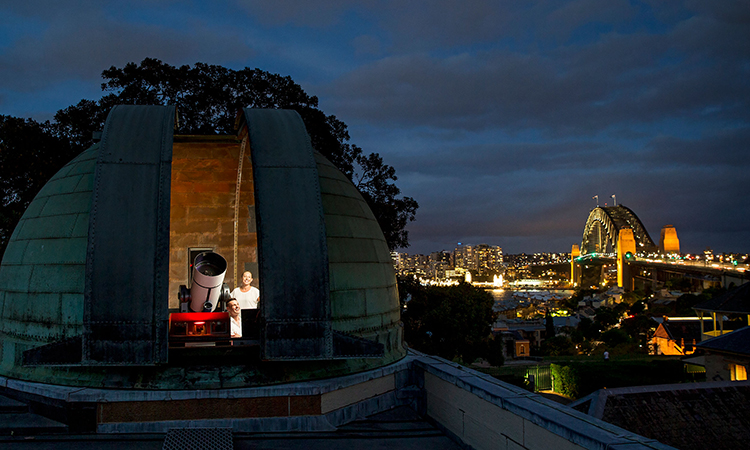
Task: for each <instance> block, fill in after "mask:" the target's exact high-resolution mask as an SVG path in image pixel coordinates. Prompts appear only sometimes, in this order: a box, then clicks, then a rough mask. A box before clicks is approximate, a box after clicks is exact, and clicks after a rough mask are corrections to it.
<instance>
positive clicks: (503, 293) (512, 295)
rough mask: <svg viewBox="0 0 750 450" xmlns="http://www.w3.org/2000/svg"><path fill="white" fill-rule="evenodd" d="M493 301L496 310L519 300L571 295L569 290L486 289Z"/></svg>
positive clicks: (571, 292)
mask: <svg viewBox="0 0 750 450" xmlns="http://www.w3.org/2000/svg"><path fill="white" fill-rule="evenodd" d="M487 292H489V293H490V295H492V298H493V299H494V300H495V306H496V309H497V307H498V306H499V305H502V304H504V303H508V302H510V301H514V300H520V299H532V298H536V299H546V298H548V299H551V298H553V297H555V298H561V297H562V298H567V297H570V296H571V295H573V291H572V290H569V289H487Z"/></svg>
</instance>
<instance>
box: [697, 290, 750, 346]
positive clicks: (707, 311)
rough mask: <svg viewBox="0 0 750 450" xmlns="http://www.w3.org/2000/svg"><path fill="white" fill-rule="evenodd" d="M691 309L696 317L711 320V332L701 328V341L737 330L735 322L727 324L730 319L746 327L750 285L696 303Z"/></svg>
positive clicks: (748, 321)
mask: <svg viewBox="0 0 750 450" xmlns="http://www.w3.org/2000/svg"><path fill="white" fill-rule="evenodd" d="M693 309H694V310H695V311H696V312H697V313H698V317H700V318H702V317H703V316H704V315H708V316H710V317H711V319H712V323H713V328H712V331H706V330H705V329H704V328H703V327H701V340H702V341H705V340H707V339H711V338H714V337H717V336H722V335H724V334H726V333H729V332H731V331H732V330H733V329H736V328H739V327H737V324H736V321H733V322H734V323H729V324H728V323H727V322H728V321H729V320H730V319H732V318H735V319H740V320H741V321H742V322H744V323H743V324H742V325H743V326H744V325H748V324H750V283H745V284H743V285H741V286H739V287H736V288H734V289H732V290H730V291H728V292H727V293H725V294H723V295H720V296H718V297H715V298H712V299H711V300H706V301H705V302H701V303H698V304H697V305H695V306H693ZM701 323H703V322H701Z"/></svg>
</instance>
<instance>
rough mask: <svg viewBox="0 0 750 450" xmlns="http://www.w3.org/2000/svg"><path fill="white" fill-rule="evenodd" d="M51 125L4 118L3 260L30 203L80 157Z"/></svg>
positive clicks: (0, 151)
mask: <svg viewBox="0 0 750 450" xmlns="http://www.w3.org/2000/svg"><path fill="white" fill-rule="evenodd" d="M50 128H51V127H50V125H49V123H45V124H40V123H37V122H35V121H33V120H31V119H19V118H16V117H11V116H0V174H2V177H0V257H2V254H3V253H5V247H6V246H7V245H8V240H9V239H10V235H11V233H13V230H14V229H15V227H16V225H17V224H18V221H19V220H20V219H21V216H22V215H23V213H24V211H26V208H28V206H29V203H31V201H32V200H33V199H34V197H35V196H36V194H37V193H38V192H39V190H40V189H41V188H42V186H44V184H45V183H46V182H47V181H48V180H49V179H50V178H51V177H52V176H53V175H54V174H55V173H56V172H57V171H58V170H60V169H61V168H62V167H63V166H64V165H65V164H66V163H67V162H68V161H70V160H71V159H73V157H74V156H75V155H76V154H77V153H78V151H77V149H74V148H73V146H71V144H70V143H69V142H68V141H67V140H65V139H60V138H58V137H57V136H55V134H54V133H53V132H52V131H51V129H50Z"/></svg>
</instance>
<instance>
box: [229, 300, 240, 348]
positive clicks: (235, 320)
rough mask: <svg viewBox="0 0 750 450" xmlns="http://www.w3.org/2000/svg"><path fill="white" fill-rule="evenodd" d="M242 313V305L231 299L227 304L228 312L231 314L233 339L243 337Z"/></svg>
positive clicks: (230, 321)
mask: <svg viewBox="0 0 750 450" xmlns="http://www.w3.org/2000/svg"><path fill="white" fill-rule="evenodd" d="M240 311H241V309H240V304H239V302H238V301H237V299H236V298H230V299H229V301H228V302H227V312H228V313H229V326H230V328H231V330H230V331H231V334H230V336H231V337H232V338H233V339H235V338H241V337H242V315H241V314H240Z"/></svg>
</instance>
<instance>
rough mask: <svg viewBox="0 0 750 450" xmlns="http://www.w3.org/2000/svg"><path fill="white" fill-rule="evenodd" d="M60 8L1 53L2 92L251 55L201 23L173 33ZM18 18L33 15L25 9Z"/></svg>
mask: <svg viewBox="0 0 750 450" xmlns="http://www.w3.org/2000/svg"><path fill="white" fill-rule="evenodd" d="M58 3H60V2H51V5H50V8H49V10H46V9H44V8H41V9H42V10H43V11H40V12H39V13H38V15H36V16H35V17H36V18H37V19H45V20H46V19H50V18H54V19H55V20H54V21H52V22H49V23H47V24H46V26H45V27H44V31H43V32H41V33H30V34H26V35H24V36H23V37H20V38H17V39H16V40H15V42H13V46H12V47H11V48H9V49H8V50H6V51H5V52H2V53H0V86H2V87H4V88H10V89H13V90H16V91H31V90H37V89H40V88H45V87H47V86H48V85H50V84H55V83H59V82H61V81H64V80H67V79H83V80H91V81H92V82H93V83H96V82H97V81H98V80H100V74H101V72H102V70H104V69H106V68H109V67H110V66H112V65H116V66H122V65H124V64H125V63H127V62H140V61H141V60H142V59H143V58H145V57H155V58H159V59H163V60H165V61H166V62H169V63H171V64H179V63H194V62H197V61H205V62H211V61H217V60H219V61H226V60H237V59H244V58H247V57H249V56H250V55H252V53H253V52H252V50H251V49H250V48H249V47H248V46H247V44H246V43H245V41H244V39H243V38H242V36H240V35H239V34H237V33H236V32H233V31H231V30H230V31H225V30H221V31H217V30H215V29H212V28H209V27H208V26H207V25H206V24H204V23H201V21H200V20H199V19H196V20H195V21H194V22H193V23H191V24H185V25H186V26H185V28H184V29H169V28H164V27H160V26H159V25H155V24H154V25H151V24H145V23H129V22H126V21H115V20H114V19H112V18H109V17H108V16H107V15H106V14H104V13H103V12H102V11H101V10H98V9H91V10H86V9H85V8H81V9H75V8H74V9H66V10H63V9H59V8H60V7H59V5H57V4H58ZM19 5H20V4H19ZM56 5H57V6H56ZM32 6H33V5H32ZM78 6H79V7H80V5H78ZM16 12H17V13H19V14H32V13H33V12H34V11H32V10H30V9H29V7H28V6H26V7H24V8H23V9H21V7H18V8H17V10H16ZM55 14H57V15H55Z"/></svg>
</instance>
